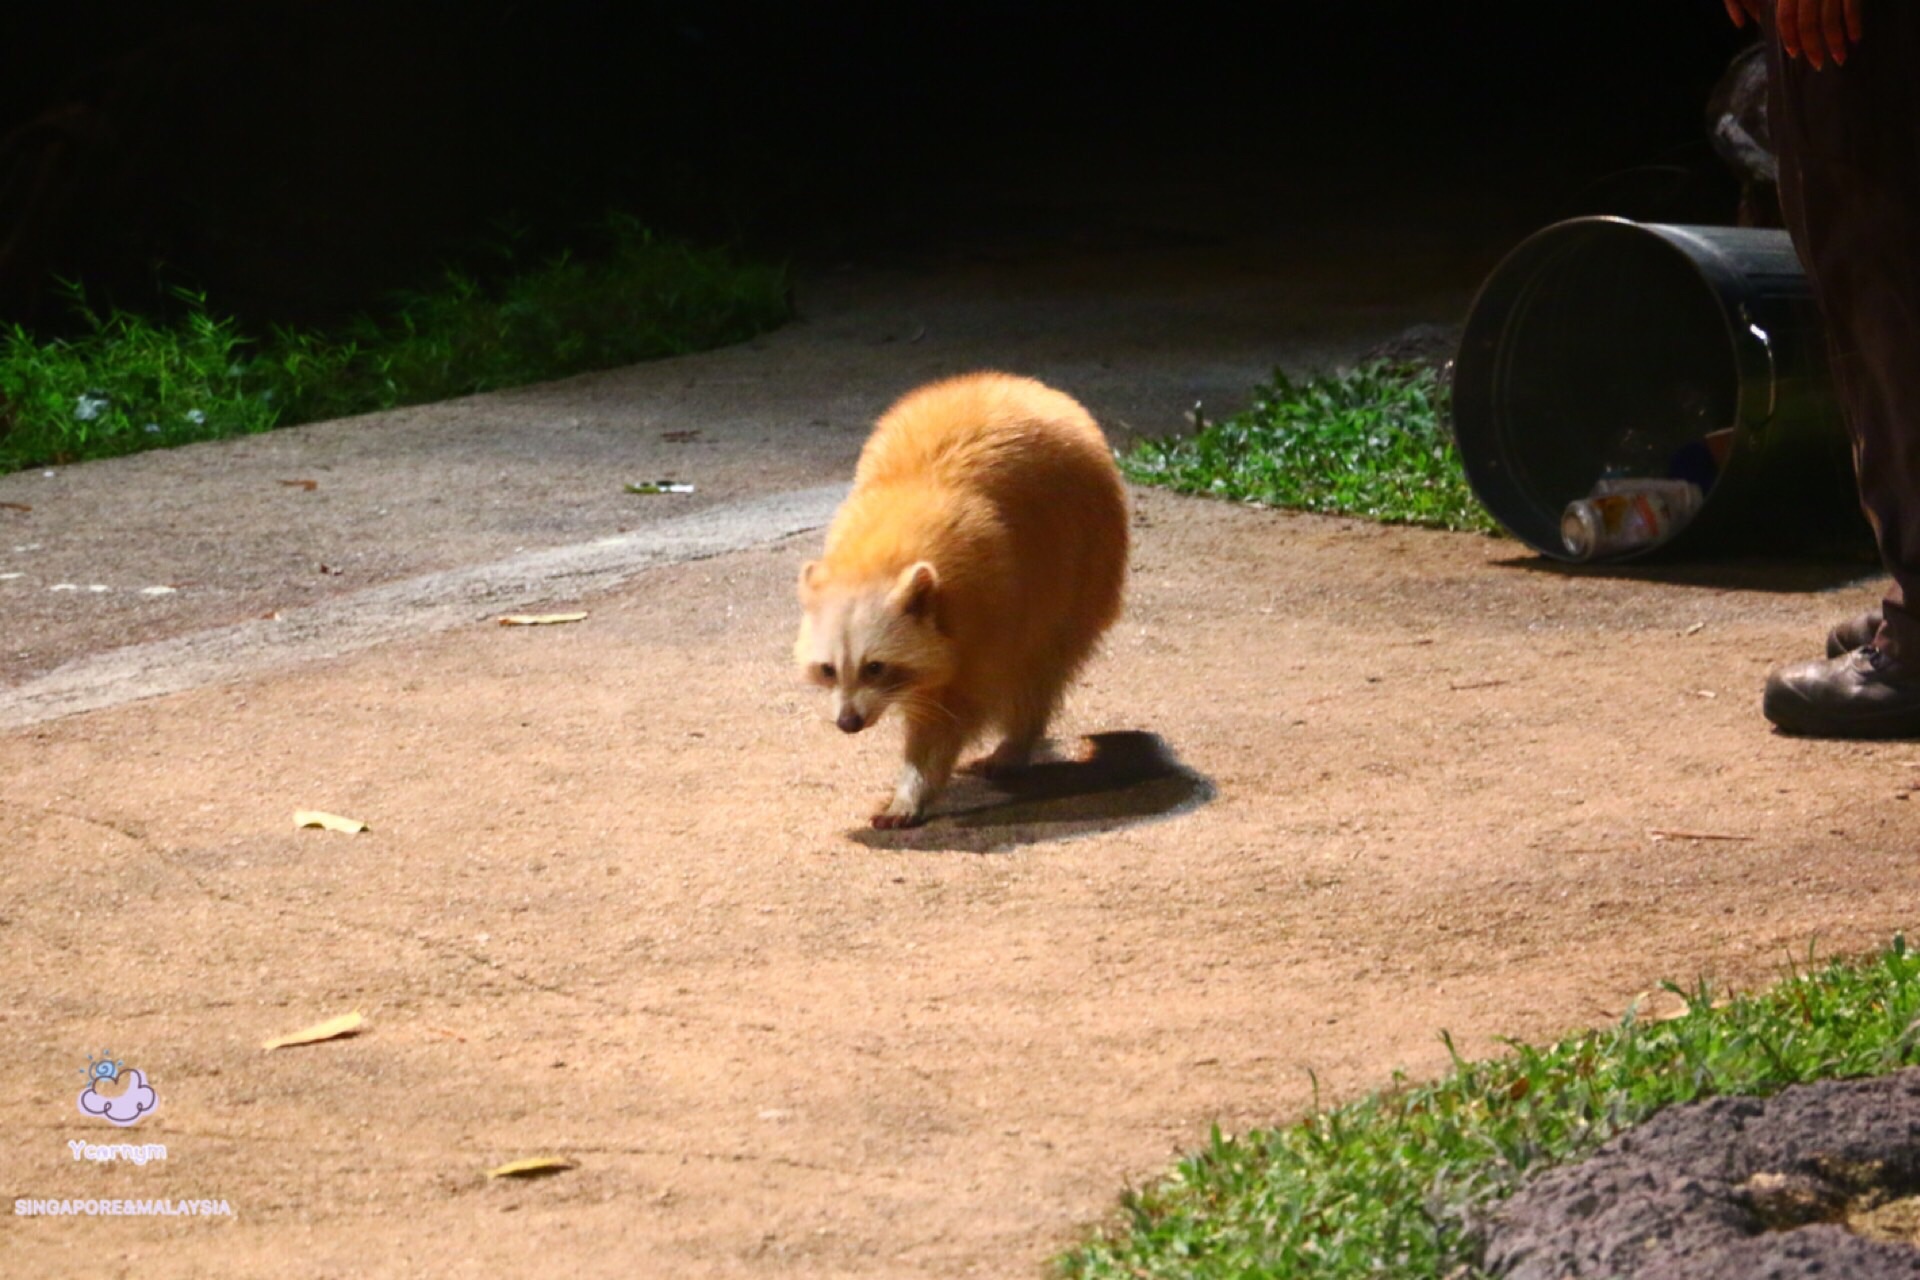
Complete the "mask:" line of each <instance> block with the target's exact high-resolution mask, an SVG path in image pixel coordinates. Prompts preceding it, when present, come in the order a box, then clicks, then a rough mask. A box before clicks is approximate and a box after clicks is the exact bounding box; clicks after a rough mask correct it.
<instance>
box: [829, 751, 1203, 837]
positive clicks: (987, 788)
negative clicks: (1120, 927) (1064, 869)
mask: <svg viewBox="0 0 1920 1280" xmlns="http://www.w3.org/2000/svg"><path fill="white" fill-rule="evenodd" d="M1086 742H1087V744H1088V747H1089V750H1088V752H1087V754H1086V755H1085V756H1084V757H1083V758H1081V759H1078V760H1047V761H1042V762H1041V763H1038V764H1035V765H1033V766H1032V767H1031V768H1028V769H1025V770H1023V771H1022V772H1020V773H1019V774H1017V775H1014V776H1010V777H1005V778H996V779H994V780H992V781H988V780H987V779H985V778H978V777H973V776H961V777H956V778H955V779H954V781H953V783H952V785H951V786H949V787H948V788H947V791H946V794H945V795H943V796H942V797H941V798H940V802H939V804H938V805H936V806H935V808H934V812H933V816H932V817H930V818H929V819H928V820H927V823H926V825H925V826H921V827H915V828H912V829H910V830H906V831H876V830H873V829H871V828H861V829H859V830H856V831H854V832H852V833H851V835H852V838H853V839H854V840H855V841H856V842H858V843H860V844H863V845H866V846H867V847H868V848H872V849H925V850H941V851H946V852H964V853H998V852H1003V851H1005V850H1007V849H1013V848H1018V847H1019V846H1021V845H1028V844H1037V843H1039V842H1041V841H1043V840H1066V839H1071V838H1073V837H1075V836H1083V835H1090V834H1092V833H1094V832H1098V831H1113V830H1116V829H1118V828H1120V827H1128V826H1133V825H1134V824H1136V823H1140V822H1150V821H1153V820H1154V819H1157V818H1165V817H1171V816H1172V815H1174V814H1177V813H1184V812H1185V811H1187V810H1189V809H1194V808H1198V807H1199V806H1200V805H1203V804H1205V803H1206V802H1207V801H1209V800H1211V799H1213V795H1214V789H1213V784H1212V783H1211V782H1209V781H1208V780H1207V779H1206V778H1204V777H1202V776H1201V775H1200V774H1198V773H1195V772H1194V771H1193V770H1191V769H1189V768H1187V767H1186V766H1185V765H1184V764H1181V763H1180V760H1179V757H1177V756H1176V755H1174V753H1173V749H1172V748H1171V747H1169V746H1168V745H1167V744H1166V742H1165V741H1164V740H1162V739H1161V738H1160V736H1159V735H1158V734H1152V733H1147V732H1145V731H1143V730H1138V729H1128V730H1121V731H1117V732H1113V733H1096V734H1091V735H1089V736H1088V737H1087V739H1086Z"/></svg>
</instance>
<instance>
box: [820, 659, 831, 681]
mask: <svg viewBox="0 0 1920 1280" xmlns="http://www.w3.org/2000/svg"><path fill="white" fill-rule="evenodd" d="M834 674H835V673H834V670H833V664H832V663H831V662H823V663H821V664H820V678H821V679H822V680H831V679H833V678H834Z"/></svg>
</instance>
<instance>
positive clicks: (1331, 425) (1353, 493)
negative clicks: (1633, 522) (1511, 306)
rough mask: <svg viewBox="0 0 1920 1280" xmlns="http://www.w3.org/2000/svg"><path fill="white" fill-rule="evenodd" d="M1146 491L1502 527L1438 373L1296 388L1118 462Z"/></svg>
mask: <svg viewBox="0 0 1920 1280" xmlns="http://www.w3.org/2000/svg"><path fill="white" fill-rule="evenodd" d="M1120 466H1121V470H1122V471H1124V472H1125V473H1126V475H1127V477H1128V478H1129V479H1131V480H1134V481H1136V482H1138V483H1140V484H1152V485H1160V486H1162V487H1165V488H1169V489H1176V490H1179V491H1180V492H1182V493H1200V494H1208V495H1211V496H1214V497H1219V498H1232V499H1236V500H1239V501H1242V502H1261V503H1265V504H1267V505H1268V506H1274V507H1293V508H1298V509H1300V510H1305V511H1322V512H1327V513H1330V514H1335V515H1347V516H1362V517H1365V518H1366V519H1370V520H1384V521H1391V522H1395V523H1403V524H1418V525H1429V526H1433V527H1437V528H1443V529H1476V530H1484V531H1492V530H1494V529H1495V528H1496V527H1497V526H1496V525H1495V524H1494V521H1493V518H1492V517H1491V516H1489V515H1488V514H1487V513H1486V510H1485V509H1484V508H1483V507H1481V505H1480V502H1479V500H1478V499H1477V498H1475V497H1474V496H1473V491H1472V490H1471V489H1469V488H1468V487H1467V481H1466V476H1465V474H1464V473H1463V472H1462V471H1461V469H1460V459H1459V456H1458V454H1457V453H1456V452H1455V451H1454V447H1453V436H1452V433H1451V431H1450V430H1449V428H1448V425H1447V391H1446V383H1445V380H1444V379H1443V378H1442V377H1441V376H1440V371H1439V370H1437V369H1435V368H1432V367H1430V366H1426V365H1395V364H1372V365H1367V366H1365V367H1362V368H1359V369H1355V370H1353V371H1351V372H1348V373H1335V374H1324V375H1320V376H1316V377H1309V378H1299V379H1295V378H1290V377H1288V376H1287V375H1286V374H1284V373H1280V372H1278V371H1276V372H1275V373H1274V376H1273V380H1272V381H1271V382H1270V383H1268V384H1266V385H1264V386H1262V387H1260V388H1259V389H1258V390H1257V391H1256V392H1255V400H1254V404H1253V407H1252V408H1250V409H1248V410H1247V411H1246V412H1245V413H1239V414H1235V415H1234V416H1233V417H1231V418H1225V419H1222V420H1221V421H1219V422H1210V423H1203V424H1201V426H1200V429H1199V430H1198V431H1196V432H1195V433H1194V434H1193V435H1190V436H1181V437H1177V438H1174V439H1169V440H1148V441H1145V442H1143V443H1141V444H1140V445H1138V446H1136V447H1135V448H1134V449H1133V450H1132V451H1131V452H1129V453H1128V454H1126V455H1125V456H1124V457H1122V459H1121V461H1120Z"/></svg>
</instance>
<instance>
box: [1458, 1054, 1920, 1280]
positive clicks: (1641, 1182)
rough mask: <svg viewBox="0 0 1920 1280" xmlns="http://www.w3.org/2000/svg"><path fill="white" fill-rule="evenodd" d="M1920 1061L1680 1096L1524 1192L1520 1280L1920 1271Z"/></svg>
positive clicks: (1865, 1275)
mask: <svg viewBox="0 0 1920 1280" xmlns="http://www.w3.org/2000/svg"><path fill="white" fill-rule="evenodd" d="M1916 1191H1920V1070H1909V1071H1903V1072H1899V1073H1897V1074H1894V1075H1890V1076H1882V1077H1879V1078H1876V1079H1871V1080H1826V1081H1820V1082H1818V1083H1815V1084H1809V1085H1800V1086H1796V1087H1794V1088H1791V1089H1787V1090H1784V1091H1783V1092H1781V1093H1779V1094H1777V1095H1776V1096H1774V1097H1772V1098H1768V1099H1760V1098H1715V1099H1712V1100H1710V1101H1706V1102H1700V1103H1693V1104H1689V1105H1687V1106H1681V1107H1672V1108H1669V1109H1668V1110H1666V1111H1662V1112H1660V1113H1659V1114H1658V1115H1656V1116H1654V1117H1653V1118H1652V1119H1650V1120H1648V1121H1647V1122H1646V1123H1644V1124H1642V1125H1640V1126H1638V1127H1637V1128H1634V1129H1632V1130H1630V1131H1629V1132H1627V1133H1624V1134H1622V1135H1620V1136H1619V1137H1617V1138H1615V1139H1614V1140H1613V1141H1612V1142H1609V1143H1608V1144H1606V1145H1605V1146H1603V1147H1601V1148H1600V1150H1599V1151H1597V1152H1595V1153H1594V1154H1593V1155H1592V1156H1590V1157H1588V1158H1587V1159H1586V1160H1584V1161H1581V1162H1580V1163H1578V1164H1573V1165H1566V1166H1563V1167H1561V1168H1558V1169H1554V1170H1551V1171H1549V1172H1548V1173H1546V1174H1544V1175H1542V1176H1541V1177H1540V1178H1539V1179H1537V1180H1536V1181H1534V1182H1533V1183H1532V1184H1531V1185H1530V1186H1528V1187H1526V1188H1525V1189H1523V1190H1521V1191H1520V1192H1518V1193H1516V1194H1515V1195H1514V1196H1513V1197H1512V1198H1511V1199H1509V1200H1508V1201H1507V1202H1506V1203H1505V1204H1504V1205H1502V1206H1501V1207H1500V1208H1499V1209H1498V1210H1496V1211H1495V1212H1494V1213H1493V1214H1492V1215H1491V1216H1490V1218H1489V1220H1488V1223H1487V1224H1486V1226H1485V1228H1484V1229H1483V1231H1482V1237H1483V1240H1484V1243H1485V1262H1484V1265H1485V1268H1486V1270H1487V1271H1488V1273H1489V1274H1491V1275H1495V1276H1505V1277H1512V1278H1513V1280H1580V1278H1582V1277H1589V1276H1592V1277H1602V1276H1604V1277H1617V1278H1619V1280H1683V1278H1684V1280H1767V1278H1773V1277H1779V1278H1781V1280H1785V1278H1787V1277H1800V1276H1808V1277H1811V1276H1821V1277H1826V1278H1831V1277H1838V1276H1845V1277H1847V1278H1848V1280H1896V1278H1898V1280H1920V1248H1916V1247H1915V1246H1914V1244H1913V1243H1912V1240H1913V1239H1914V1229H1915V1224H1916V1222H1920V1206H1917V1205H1914V1204H1913V1203H1911V1202H1909V1201H1908V1200H1907V1197H1909V1196H1911V1195H1912V1194H1913V1193H1914V1192H1916Z"/></svg>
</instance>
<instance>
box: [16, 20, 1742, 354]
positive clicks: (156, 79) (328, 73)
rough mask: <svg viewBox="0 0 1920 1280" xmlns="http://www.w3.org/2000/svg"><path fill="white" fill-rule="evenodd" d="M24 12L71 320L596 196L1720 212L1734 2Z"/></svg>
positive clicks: (550, 215) (23, 159) (378, 273)
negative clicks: (1712, 140) (1712, 129)
mask: <svg viewBox="0 0 1920 1280" xmlns="http://www.w3.org/2000/svg"><path fill="white" fill-rule="evenodd" d="M8 8H9V14H8V16H7V17H6V18H5V19H4V23H5V25H6V27H7V31H6V37H7V38H6V42H5V49H4V55H3V56H4V66H0V320H18V321H26V322H29V323H38V324H57V323H58V317H59V313H60V311H61V309H62V307H63V306H64V304H63V303H61V302H60V301H59V299H58V297H57V295H55V294H54V293H53V292H52V291H51V290H49V288H48V287H47V286H48V282H49V281H50V280H51V279H52V277H53V276H54V275H55V274H59V275H62V276H66V277H68V278H77V279H80V280H82V281H84V282H85V283H86V284H87V286H88V288H89V290H90V291H91V292H92V293H93V294H94V295H95V297H96V298H97V299H100V300H102V301H114V302H119V303H122V304H125V305H132V306H143V305H151V304H152V302H153V300H154V299H156V298H161V297H164V295H165V286H168V285H182V286H187V287H193V288H200V289H204V290H206V291H207V292H208V293H209V294H210V295H211V299H212V302H213V304H214V306H215V307H216V308H218V309H221V310H226V311H237V312H238V313H240V314H241V315H243V316H245V317H248V318H251V319H254V320H257V321H296V320H297V321H313V320H324V319H326V318H328V317H329V316H334V315H338V314H342V313H344V312H347V311H351V310H353V309H356V308H361V307H366V306H370V305H376V304H377V303H378V301H379V299H380V297H381V296H382V295H383V293H384V292H385V291H388V290H391V289H394V288H397V287H403V286H405V285H408V284H411V283H418V282H419V281H420V280H421V279H422V278H423V276H425V275H429V274H431V273H432V272H433V270H434V269H435V268H436V267H437V265H438V264H440V263H442V262H448V261H456V260H473V259H475V258H476V257H484V256H485V255H484V253H483V251H482V246H484V245H486V244H489V243H495V244H497V243H499V242H500V241H501V240H502V239H503V238H505V239H514V240H515V243H517V244H518V246H519V251H520V252H522V253H527V254H539V253H541V252H544V251H547V250H549V249H552V248H554V247H557V246H560V245H563V244H569V243H576V242H578V241H579V240H580V239H581V237H582V235H583V232H582V230H581V228H583V227H585V226H588V225H590V224H592V223H593V222H594V221H595V220H596V219H597V218H598V216H599V215H600V214H601V213H603V212H604V211H605V210H607V209H609V208H622V209H626V210H629V211H631V212H633V213H635V214H637V215H638V216H639V217H640V218H641V219H643V220H644V221H646V222H647V223H649V224H651V225H653V226H656V227H658V228H661V229H663V230H666V231H671V232H676V233H682V234H687V235H691V236H694V237H697V238H700V239H704V240H721V241H730V242H733V243H736V244H740V245H742V246H743V247H746V248H748V249H750V250H752V251H755V252H760V253H767V254H773V255H777V256H780V257H783V258H787V259H791V260H794V261H797V262H799V263H801V264H803V265H804V264H807V263H812V262H825V261H843V260H852V261H861V260H866V259H873V258H879V257H885V256H886V255H889V254H912V253H916V252H930V251H937V250H938V248H939V246H941V245H942V244H948V243H951V242H953V241H954V240H955V238H965V237H967V236H969V235H981V234H989V233H995V232H998V233H1003V234H1022V235H1025V236H1027V237H1028V238H1029V239H1030V240H1032V239H1038V240H1040V241H1044V239H1045V237H1047V236H1048V235H1050V234H1057V233H1059V232H1060V231H1061V230H1062V226H1061V224H1062V222H1063V220H1065V221H1071V220H1072V219H1073V218H1085V217H1090V216H1091V217H1097V216H1099V212H1100V210H1101V209H1102V208H1103V207H1105V205H1106V204H1111V203H1115V202H1122V203H1128V204H1130V205H1132V206H1134V207H1147V208H1158V209H1161V210H1169V211H1177V210H1178V209H1180V208H1182V207H1183V206H1185V207H1194V206H1200V205H1207V204H1209V203H1213V202H1219V203H1222V204H1226V203H1232V204H1235V205H1236V206H1237V207H1239V208H1241V209H1243V210H1246V211H1247V215H1246V216H1250V217H1258V218H1271V219H1272V220H1273V222H1274V224H1276V225H1282V224H1288V223H1295V222H1297V223H1300V224H1302V225H1318V224H1325V223H1328V222H1337V221H1339V220H1342V219H1348V218H1354V217H1363V218H1366V219H1369V220H1371V221H1373V222H1375V223H1380V222H1387V223H1393V222H1395V221H1397V222H1399V223H1401V224H1404V225H1406V226H1408V227H1409V228H1411V227H1414V226H1417V225H1419V224H1420V223H1421V222H1423V221H1424V220H1428V219H1444V218H1451V219H1454V220H1465V221H1473V220H1480V221H1482V222H1483V223H1484V224H1485V225H1486V226H1488V227H1497V228H1500V229H1502V230H1503V231H1504V230H1505V229H1508V228H1514V229H1519V228H1524V227H1526V226H1528V225H1529V224H1537V223H1538V222H1540V221H1543V220H1545V219H1548V218H1551V217H1557V216H1564V215H1567V214H1572V213H1584V212H1621V213H1627V214H1629V215H1634V216H1645V217H1659V218H1666V219H1668V220H1702V221H1709V220H1710V221H1729V220H1731V218H1732V214H1733V208H1734V199H1735V192H1734V188H1733V186H1732V184H1731V182H1730V181H1729V180H1728V179H1727V178H1726V177H1725V176H1724V175H1722V174H1721V173H1720V172H1719V170H1718V167H1717V165H1716V163H1715V161H1714V160H1713V157H1712V154H1711V152H1710V150H1709V149H1708V147H1707V145H1706V141H1705V133H1704V128H1703V113H1704V107H1705V101H1706V96H1707V93H1708V91H1709V89H1710V87H1711V86H1712V84H1713V82H1714V80H1715V79H1716V78H1717V76H1718V75H1719V73H1720V71H1721V69H1722V68H1723V67H1724V65H1725V62H1726V59H1727V58H1728V56H1729V55H1730V54H1731V53H1732V52H1733V50H1734V49H1736V48H1737V47H1738V46H1739V44H1740V43H1741V40H1742V38H1741V36H1740V35H1739V34H1738V33H1736V32H1734V31H1733V30H1732V28H1731V27H1730V26H1729V24H1728V23H1727V20H1726V17H1725V14H1724V12H1723V11H1722V9H1721V6H1720V4H1719V3H1718V0H1528V2H1525V3H1522V2H1520V0H1484V2H1481V3H1475V2H1473V0H1466V2H1465V3H1461V4H1454V5H1443V4H1438V3H1433V2H1431V0H1429V2H1428V3H1420V4H1413V3H1399V2H1394V0H1372V2H1368V0H1322V2H1321V3H1313V4H1308V3H1298V2H1297V0H1272V2H1270V3H1268V4H1265V5H1245V4H1242V5H1231V6H1229V5H1220V4H1211V3H1187V4H1169V5H1153V6H1149V7H1147V8H1146V9H1143V10H1140V11H1138V13H1137V14H1134V15H1129V14H1126V13H1123V11H1122V10H1120V9H1119V8H1117V7H1110V8H1097V9H1096V8H1086V7H1082V6H1078V5H1048V4H1042V3H1030V4H1022V5H1016V4H1003V3H971V4H938V3H932V4H911V3H899V2H896V3H890V4H864V3H863V4H837V3H830V2H828V0H817V2H815V3H807V4H787V5H780V6H770V5H751V6H749V5H742V4H729V3H712V4H688V3H681V4H646V3H616V2H614V0H540V2H539V3H535V2H533V0H463V2H460V3H455V2H453V0H414V2H409V0H186V2H180V3H171V4H166V3H159V4H147V5H142V6H138V7H135V6H129V5H118V4H116V5H107V4H99V3H87V2H81V3H68V4H66V5H64V6H59V7H54V6H37V8H38V9H39V10H40V11H39V12H36V13H34V14H32V15H30V16H29V15H22V14H21V13H19V12H18V11H19V9H20V8H21V6H8ZM989 223H991V224H993V225H991V226H989V225H986V224H989ZM506 227H511V228H513V229H514V230H513V232H512V234H511V235H508V233H506V232H505V231H503V228H506Z"/></svg>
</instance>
